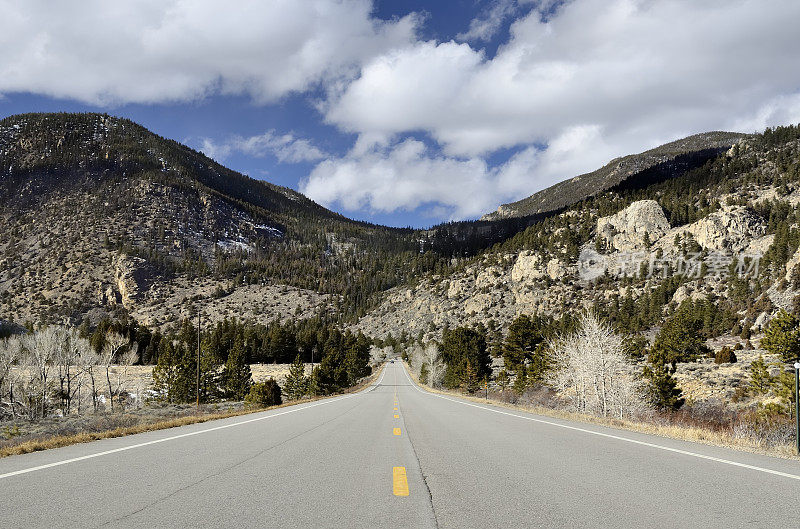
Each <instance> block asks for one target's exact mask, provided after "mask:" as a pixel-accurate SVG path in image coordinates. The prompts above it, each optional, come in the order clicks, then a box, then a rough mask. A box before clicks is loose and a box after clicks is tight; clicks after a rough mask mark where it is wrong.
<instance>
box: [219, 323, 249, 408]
mask: <svg viewBox="0 0 800 529" xmlns="http://www.w3.org/2000/svg"><path fill="white" fill-rule="evenodd" d="M222 384H223V391H224V393H225V396H226V397H227V398H229V399H234V400H242V399H244V398H245V397H246V396H247V394H248V393H249V392H250V386H251V385H252V384H253V378H252V373H251V372H250V365H249V364H248V363H247V361H246V359H245V353H244V341H243V339H242V338H241V337H237V339H236V341H235V342H234V345H233V348H232V349H231V350H230V352H229V353H228V359H227V360H226V361H225V367H224V368H223V371H222Z"/></svg>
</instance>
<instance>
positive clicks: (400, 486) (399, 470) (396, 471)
mask: <svg viewBox="0 0 800 529" xmlns="http://www.w3.org/2000/svg"><path fill="white" fill-rule="evenodd" d="M392 488H393V489H394V495H395V496H408V478H407V477H406V467H394V468H393V469H392Z"/></svg>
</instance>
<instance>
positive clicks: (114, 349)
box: [100, 331, 130, 411]
mask: <svg viewBox="0 0 800 529" xmlns="http://www.w3.org/2000/svg"><path fill="white" fill-rule="evenodd" d="M129 345H130V342H129V340H128V339H127V338H125V337H124V336H122V335H121V334H119V333H117V332H114V331H109V332H108V334H106V341H105V345H104V346H103V351H102V352H101V353H100V356H101V360H102V364H103V368H104V369H105V373H106V382H107V384H108V401H109V403H110V405H111V411H114V387H113V384H112V383H111V366H112V365H114V360H117V359H118V358H120V357H121V355H122V353H123V352H124V351H125V350H127V348H128V347H129Z"/></svg>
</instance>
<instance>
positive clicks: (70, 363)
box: [55, 327, 91, 415]
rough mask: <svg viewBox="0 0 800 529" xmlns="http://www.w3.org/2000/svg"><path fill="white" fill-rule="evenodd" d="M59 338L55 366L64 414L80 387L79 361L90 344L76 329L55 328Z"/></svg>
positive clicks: (67, 411)
mask: <svg viewBox="0 0 800 529" xmlns="http://www.w3.org/2000/svg"><path fill="white" fill-rule="evenodd" d="M55 332H56V334H57V337H58V338H59V339H60V346H59V347H58V348H57V350H56V358H55V361H56V366H57V369H58V382H59V390H60V391H59V396H60V398H61V407H62V411H63V413H64V415H69V413H70V412H71V408H72V399H73V397H74V396H75V392H76V391H77V390H78V389H79V388H80V385H79V383H80V374H81V373H80V369H79V366H78V364H79V362H80V359H81V356H82V355H85V354H86V353H87V352H88V351H89V350H90V349H91V345H90V344H89V341H88V340H86V339H85V338H81V336H80V333H79V332H78V331H77V329H71V328H66V327H58V328H56V330H55Z"/></svg>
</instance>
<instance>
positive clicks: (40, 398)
mask: <svg viewBox="0 0 800 529" xmlns="http://www.w3.org/2000/svg"><path fill="white" fill-rule="evenodd" d="M59 334H60V333H59V332H58V328H57V327H45V328H44V329H40V330H38V331H36V332H34V333H32V334H29V335H26V336H25V337H24V338H23V340H22V344H23V350H24V351H25V356H24V359H25V361H24V364H25V365H26V366H27V367H28V372H29V375H28V402H29V413H31V417H32V418H33V417H35V415H36V413H37V412H38V414H39V416H41V417H44V416H45V415H46V414H47V400H48V399H47V397H48V393H49V391H50V385H51V380H50V373H51V370H52V368H53V363H54V361H55V358H56V356H57V352H58V350H59V347H60V346H61V342H60V340H61V337H60V335H59ZM34 395H35V396H34ZM36 408H38V410H37V409H36Z"/></svg>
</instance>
